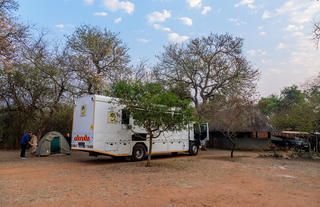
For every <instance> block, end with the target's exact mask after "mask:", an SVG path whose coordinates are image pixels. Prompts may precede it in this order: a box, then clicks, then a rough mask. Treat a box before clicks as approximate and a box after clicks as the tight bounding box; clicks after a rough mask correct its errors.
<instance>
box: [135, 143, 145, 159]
mask: <svg viewBox="0 0 320 207" xmlns="http://www.w3.org/2000/svg"><path fill="white" fill-rule="evenodd" d="M145 157H146V148H145V147H144V146H143V145H142V144H136V145H135V146H134V148H133V151H132V160H133V161H141V160H144V158H145Z"/></svg>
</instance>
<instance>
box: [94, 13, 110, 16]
mask: <svg viewBox="0 0 320 207" xmlns="http://www.w3.org/2000/svg"><path fill="white" fill-rule="evenodd" d="M93 15H94V16H103V17H105V16H107V15H108V14H107V12H95V13H93Z"/></svg>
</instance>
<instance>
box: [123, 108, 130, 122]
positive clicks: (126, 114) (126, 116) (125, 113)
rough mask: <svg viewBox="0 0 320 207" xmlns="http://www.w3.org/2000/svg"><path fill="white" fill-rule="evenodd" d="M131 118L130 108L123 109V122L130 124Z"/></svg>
mask: <svg viewBox="0 0 320 207" xmlns="http://www.w3.org/2000/svg"><path fill="white" fill-rule="evenodd" d="M129 120H130V112H129V111H128V110H125V109H124V110H122V116H121V124H129Z"/></svg>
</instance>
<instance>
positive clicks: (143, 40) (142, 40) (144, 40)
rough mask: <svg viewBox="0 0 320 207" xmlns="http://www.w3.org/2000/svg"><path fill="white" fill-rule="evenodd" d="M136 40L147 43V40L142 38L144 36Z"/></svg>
mask: <svg viewBox="0 0 320 207" xmlns="http://www.w3.org/2000/svg"><path fill="white" fill-rule="evenodd" d="M138 41H139V42H142V43H148V42H149V40H147V39H144V38H140V39H138Z"/></svg>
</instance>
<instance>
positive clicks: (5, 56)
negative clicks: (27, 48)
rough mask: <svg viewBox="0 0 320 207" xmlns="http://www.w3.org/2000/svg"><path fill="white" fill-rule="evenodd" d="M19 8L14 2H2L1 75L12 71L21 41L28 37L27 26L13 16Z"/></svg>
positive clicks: (0, 23) (0, 19) (0, 29)
mask: <svg viewBox="0 0 320 207" xmlns="http://www.w3.org/2000/svg"><path fill="white" fill-rule="evenodd" d="M17 8H18V4H17V2H16V1H14V0H0V73H4V72H6V71H8V70H10V66H11V64H12V61H13V60H14V58H16V49H17V45H18V44H19V41H20V40H21V39H23V38H25V37H26V31H27V28H28V27H27V26H24V25H22V24H19V23H17V22H16V19H15V18H14V16H13V13H14V12H15V11H16V9H17Z"/></svg>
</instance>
